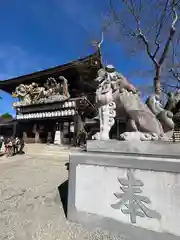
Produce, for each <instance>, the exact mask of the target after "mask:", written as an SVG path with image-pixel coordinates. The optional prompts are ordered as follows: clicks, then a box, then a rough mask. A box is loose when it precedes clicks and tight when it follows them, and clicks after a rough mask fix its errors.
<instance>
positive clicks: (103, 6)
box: [0, 0, 144, 113]
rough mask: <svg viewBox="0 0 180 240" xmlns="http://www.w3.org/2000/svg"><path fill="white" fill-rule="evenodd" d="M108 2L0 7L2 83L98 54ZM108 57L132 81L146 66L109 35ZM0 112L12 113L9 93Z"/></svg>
mask: <svg viewBox="0 0 180 240" xmlns="http://www.w3.org/2000/svg"><path fill="white" fill-rule="evenodd" d="M107 2H108V1H106V0H99V1H97V0H91V1H87V0H51V1H50V0H31V1H24V0H17V1H12V0H6V1H1V3H0V32H1V37H0V79H1V80H4V79H8V78H11V77H15V76H20V75H24V74H27V73H31V72H35V71H38V70H41V69H46V68H49V67H53V66H56V65H61V64H63V63H66V62H69V61H72V60H75V59H77V58H79V57H83V56H86V55H88V54H90V53H92V52H93V51H94V49H93V47H92V46H91V41H92V40H94V39H98V38H100V36H101V31H100V29H101V27H102V22H103V18H104V15H105V14H106V12H107V10H108V5H107ZM102 52H103V59H104V61H105V62H106V63H108V64H113V65H114V66H116V68H117V69H118V70H119V71H120V72H122V73H123V74H124V75H125V76H127V77H131V81H132V82H133V83H134V84H136V85H140V84H141V83H144V80H143V79H140V78H138V77H135V76H134V74H133V76H131V75H132V72H134V71H136V69H138V68H140V66H142V65H143V64H142V63H144V59H142V58H137V57H136V58H133V57H131V56H130V55H129V54H127V53H126V52H125V51H124V50H123V49H122V47H121V45H120V44H119V43H115V42H114V41H113V40H112V39H111V38H110V37H109V36H106V35H105V40H104V44H103V47H102ZM0 94H1V96H2V97H3V100H2V101H1V104H0V113H3V112H7V111H8V112H10V113H13V112H14V111H13V109H12V102H13V99H12V98H11V96H10V95H8V94H6V93H4V92H1V93H0Z"/></svg>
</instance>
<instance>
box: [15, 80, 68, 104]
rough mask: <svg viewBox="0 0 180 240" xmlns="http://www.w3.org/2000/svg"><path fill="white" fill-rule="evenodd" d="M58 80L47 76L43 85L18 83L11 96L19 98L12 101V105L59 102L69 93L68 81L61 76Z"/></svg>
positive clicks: (65, 98)
mask: <svg viewBox="0 0 180 240" xmlns="http://www.w3.org/2000/svg"><path fill="white" fill-rule="evenodd" d="M59 79H60V82H59V83H57V81H56V80H55V78H52V77H50V78H48V79H47V81H46V83H45V84H44V86H43V87H41V86H39V85H38V84H37V83H34V82H33V83H31V84H30V85H26V84H20V85H19V86H17V87H16V89H15V92H14V93H12V96H13V97H16V98H18V99H19V101H18V102H15V103H13V106H14V107H21V106H27V105H31V104H41V103H51V102H61V101H65V100H67V99H68V98H69V97H70V95H69V92H68V81H67V79H66V78H64V77H63V76H60V77H59Z"/></svg>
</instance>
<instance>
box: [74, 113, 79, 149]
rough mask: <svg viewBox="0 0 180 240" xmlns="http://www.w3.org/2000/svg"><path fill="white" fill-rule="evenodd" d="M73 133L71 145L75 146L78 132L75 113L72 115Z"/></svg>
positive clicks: (77, 117)
mask: <svg viewBox="0 0 180 240" xmlns="http://www.w3.org/2000/svg"><path fill="white" fill-rule="evenodd" d="M73 120H74V135H73V145H74V146H76V145H77V140H76V139H77V134H78V120H79V116H78V115H77V114H76V115H75V116H74V119H73Z"/></svg>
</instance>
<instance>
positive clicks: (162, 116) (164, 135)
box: [95, 65, 174, 141]
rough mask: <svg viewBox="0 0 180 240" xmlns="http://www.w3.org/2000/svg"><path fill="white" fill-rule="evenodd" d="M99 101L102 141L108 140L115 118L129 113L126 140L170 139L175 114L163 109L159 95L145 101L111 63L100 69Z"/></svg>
mask: <svg viewBox="0 0 180 240" xmlns="http://www.w3.org/2000/svg"><path fill="white" fill-rule="evenodd" d="M95 81H96V82H97V83H98V87H97V90H96V102H97V106H98V108H99V118H100V133H98V134H97V135H98V138H99V139H101V140H107V139H109V131H110V129H111V127H112V125H113V124H114V118H115V116H117V117H122V116H126V118H127V120H128V122H127V132H126V133H123V134H122V135H121V138H122V139H124V140H128V139H134V138H135V139H139V140H144V141H145V140H158V139H163V140H165V139H169V138H170V137H171V136H172V134H173V128H174V122H173V120H172V117H173V114H172V113H171V112H170V111H167V110H165V109H163V107H162V105H161V103H160V100H159V98H158V96H156V95H153V96H151V97H149V98H148V100H147V102H146V104H144V103H143V102H142V101H141V99H140V97H139V93H138V91H137V90H136V88H135V87H134V86H133V85H132V84H130V83H129V82H128V80H127V79H126V78H124V77H123V76H122V75H121V74H120V73H118V72H117V71H116V69H115V68H114V67H113V66H112V65H108V66H107V67H106V68H105V69H100V70H99V71H98V77H97V78H96V79H95Z"/></svg>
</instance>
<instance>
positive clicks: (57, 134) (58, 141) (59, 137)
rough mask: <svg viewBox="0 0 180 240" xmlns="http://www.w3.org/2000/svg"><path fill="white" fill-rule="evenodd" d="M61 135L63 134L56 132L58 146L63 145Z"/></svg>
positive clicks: (55, 140) (55, 141)
mask: <svg viewBox="0 0 180 240" xmlns="http://www.w3.org/2000/svg"><path fill="white" fill-rule="evenodd" d="M61 134H62V133H61V131H56V132H55V137H54V144H57V145H61V144H62V139H61Z"/></svg>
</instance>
